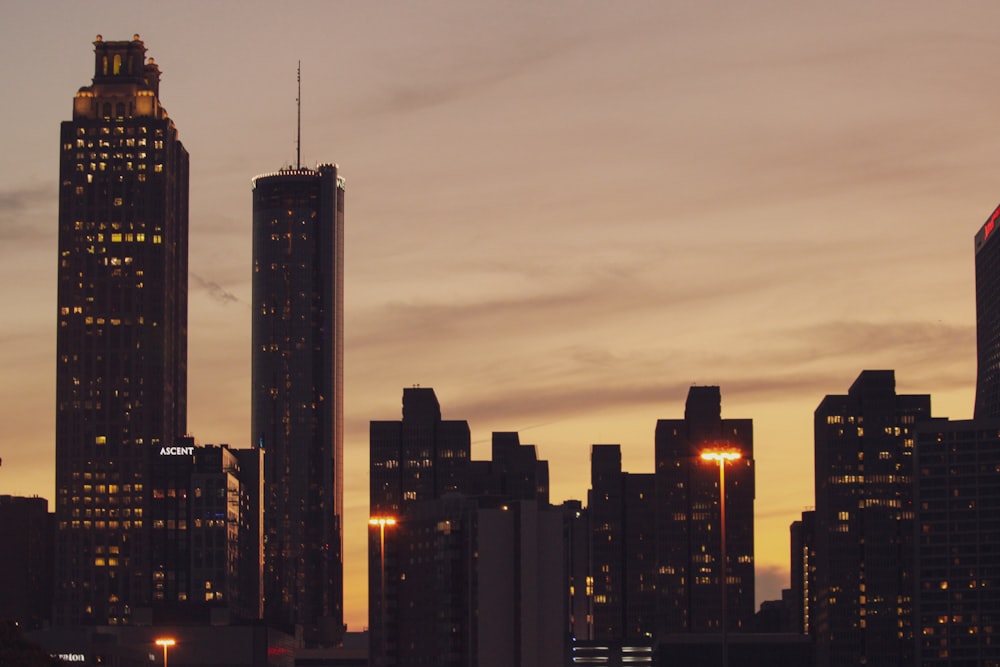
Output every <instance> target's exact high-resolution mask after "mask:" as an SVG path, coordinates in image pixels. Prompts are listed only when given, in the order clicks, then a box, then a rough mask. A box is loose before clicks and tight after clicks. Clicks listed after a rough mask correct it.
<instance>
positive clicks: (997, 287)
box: [974, 206, 1000, 419]
mask: <svg viewBox="0 0 1000 667" xmlns="http://www.w3.org/2000/svg"><path fill="white" fill-rule="evenodd" d="M998 217H1000V206H998V207H997V208H996V210H994V211H993V213H992V214H991V215H990V217H989V219H987V220H986V222H985V223H984V224H983V226H982V227H981V228H980V229H979V231H978V232H976V238H975V244H976V348H977V351H978V363H977V366H976V409H975V413H974V417H975V418H976V419H991V418H995V417H1000V241H997V240H996V239H995V237H996V236H998V234H996V233H995V232H998V231H1000V229H997V226H998V225H997V218H998Z"/></svg>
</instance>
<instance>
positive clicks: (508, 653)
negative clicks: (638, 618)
mask: <svg viewBox="0 0 1000 667" xmlns="http://www.w3.org/2000/svg"><path fill="white" fill-rule="evenodd" d="M469 452H470V434H469V425H468V423H467V422H465V421H447V420H443V419H441V409H440V406H439V404H438V401H437V398H436V397H435V395H434V392H433V390H431V389H427V388H419V387H414V388H410V389H404V390H403V419H402V420H401V421H373V422H371V513H372V515H373V520H372V524H371V526H370V532H369V537H370V540H369V551H368V553H369V560H368V563H369V566H368V572H369V580H368V581H369V587H368V591H369V605H368V608H369V628H370V635H369V639H370V655H371V664H373V665H429V664H433V665H455V666H456V667H457V666H459V665H482V666H484V667H485V666H489V665H496V666H497V667H505V666H506V665H524V666H525V667H529V666H534V665H537V666H538V667H541V666H542V665H558V664H563V658H564V656H565V650H566V637H567V630H568V628H569V627H570V625H571V622H572V621H571V617H570V593H569V580H570V577H571V576H575V577H578V578H581V579H585V575H582V573H581V571H580V568H579V567H577V568H575V569H574V570H572V571H571V570H570V567H569V565H568V563H569V562H570V560H571V554H570V552H569V549H568V548H567V540H566V539H565V538H564V535H566V534H567V533H569V532H570V527H571V525H572V523H573V522H574V521H576V520H578V519H579V518H580V517H581V516H582V511H580V510H579V509H573V510H572V511H570V510H567V509H566V508H555V507H552V506H551V505H549V502H548V500H549V497H548V464H547V462H545V461H540V460H538V458H537V456H536V452H535V448H534V446H533V445H522V444H521V443H520V441H519V438H518V435H517V433H513V432H498V433H494V434H493V448H492V453H493V458H492V460H489V461H471V460H470V457H469ZM573 556H577V557H578V556H579V554H578V553H576V552H574V553H573ZM581 583H583V582H581ZM574 602H579V601H578V600H575V601H574ZM583 611H584V615H586V610H585V609H584V610H583ZM581 622H583V623H585V622H586V619H582V620H581Z"/></svg>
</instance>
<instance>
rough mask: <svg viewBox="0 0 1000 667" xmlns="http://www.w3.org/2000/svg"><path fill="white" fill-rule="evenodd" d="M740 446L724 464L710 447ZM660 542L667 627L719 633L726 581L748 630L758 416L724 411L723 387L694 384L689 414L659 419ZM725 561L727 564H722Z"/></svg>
mask: <svg viewBox="0 0 1000 667" xmlns="http://www.w3.org/2000/svg"><path fill="white" fill-rule="evenodd" d="M718 448H725V449H733V450H738V451H739V452H740V454H741V458H740V459H739V460H736V461H732V462H730V463H726V464H725V465H726V472H725V483H726V488H725V489H724V490H723V489H720V488H719V467H718V465H717V464H715V463H711V462H708V461H704V460H702V459H701V458H700V454H701V453H702V452H703V451H705V450H706V449H718ZM654 474H655V476H656V509H655V511H656V513H657V516H656V521H657V530H656V545H657V550H656V553H657V558H658V561H659V564H660V577H659V581H658V585H657V595H658V597H659V600H658V605H657V615H658V623H659V626H660V631H661V632H664V633H715V632H719V631H720V630H721V629H722V623H721V621H722V594H721V591H720V586H721V585H722V582H723V581H725V583H726V585H725V594H726V601H727V604H726V619H727V623H726V626H727V630H728V631H729V632H741V631H742V632H748V631H749V630H750V629H751V627H752V623H753V618H754V611H755V609H754V562H753V553H754V548H753V546H754V542H753V502H754V460H753V422H752V421H751V420H749V419H722V395H721V392H720V391H719V388H718V387H691V389H690V391H689V392H688V396H687V402H686V403H685V406H684V419H661V420H659V421H657V423H656V471H655V473H654ZM722 492H725V494H726V496H725V497H726V505H725V507H726V515H725V516H726V518H725V520H726V528H725V532H726V538H727V548H726V558H725V561H726V562H725V565H724V564H723V559H722V553H721V544H720V539H719V538H720V536H721V534H722V529H721V525H720V524H721V523H722V521H721V516H720V500H721V495H720V493H722ZM723 567H725V570H723Z"/></svg>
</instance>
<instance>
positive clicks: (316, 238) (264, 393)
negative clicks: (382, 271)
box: [251, 164, 344, 645]
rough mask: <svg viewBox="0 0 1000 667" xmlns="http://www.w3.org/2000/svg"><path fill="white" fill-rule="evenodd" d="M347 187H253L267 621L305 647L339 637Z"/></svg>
mask: <svg viewBox="0 0 1000 667" xmlns="http://www.w3.org/2000/svg"><path fill="white" fill-rule="evenodd" d="M343 315H344V180H343V179H342V178H341V177H340V176H339V175H338V170H337V166H336V165H330V164H326V165H321V166H319V167H318V168H317V169H306V168H301V167H295V168H288V169H282V170H280V171H278V172H276V173H273V174H266V175H262V176H258V177H256V178H255V179H254V180H253V334H252V338H253V352H252V397H251V401H252V403H251V421H252V426H251V428H252V435H253V439H254V443H253V444H254V445H255V446H257V447H259V448H260V449H262V450H264V452H265V454H264V492H265V502H264V535H265V541H264V545H265V546H264V551H265V553H264V563H265V574H264V615H265V618H266V619H267V621H268V622H269V623H272V624H274V625H275V626H276V627H279V628H284V629H288V630H291V629H292V628H294V627H295V626H301V627H302V631H303V637H304V639H305V642H306V644H307V645H332V644H337V643H338V642H339V640H340V637H341V635H342V633H343V617H344V613H343V597H344V594H343V555H342V554H343V526H342V521H343V496H344V492H343V457H344V453H343V372H344V364H343V358H344V337H343V331H344V324H343V319H344V317H343Z"/></svg>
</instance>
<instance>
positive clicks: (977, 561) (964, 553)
mask: <svg viewBox="0 0 1000 667" xmlns="http://www.w3.org/2000/svg"><path fill="white" fill-rule="evenodd" d="M916 439H917V442H916V447H915V451H916V454H915V458H916V465H915V466H914V471H915V476H916V477H915V479H914V487H915V493H914V509H915V518H914V520H915V522H916V535H917V549H916V563H915V564H914V578H915V581H916V585H915V587H914V588H915V596H916V597H915V600H914V605H913V606H914V623H915V624H916V627H915V628H914V635H915V639H916V647H917V648H916V650H917V655H916V660H915V661H914V662H913V663H912V664H918V665H922V666H924V667H937V666H941V667H945V666H950V665H1000V644H998V643H997V641H996V636H997V631H1000V561H998V558H997V555H998V554H1000V419H988V420H985V419H975V420H968V421H948V420H946V419H934V420H931V421H928V422H925V423H923V424H921V425H920V426H919V427H918V429H917V435H916Z"/></svg>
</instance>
